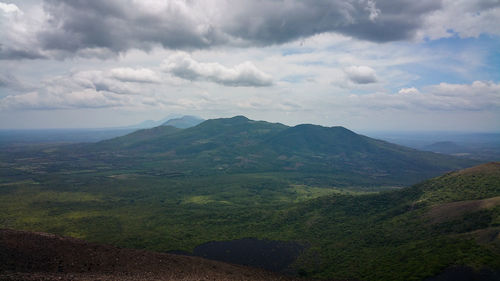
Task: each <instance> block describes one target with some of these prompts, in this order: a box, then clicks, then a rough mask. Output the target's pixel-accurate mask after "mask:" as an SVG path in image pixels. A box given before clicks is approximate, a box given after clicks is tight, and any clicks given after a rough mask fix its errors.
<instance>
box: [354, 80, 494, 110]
mask: <svg viewBox="0 0 500 281" xmlns="http://www.w3.org/2000/svg"><path fill="white" fill-rule="evenodd" d="M349 99H350V102H351V104H353V105H356V106H362V107H369V108H378V109H388V108H395V109H401V110H443V111H482V110H499V109H500V83H494V82H488V81H475V82H473V83H472V84H449V83H441V84H438V85H432V86H428V87H424V88H423V89H422V90H418V89H416V88H403V89H401V90H399V92H398V93H396V94H387V93H375V94H368V95H351V96H350V97H349Z"/></svg>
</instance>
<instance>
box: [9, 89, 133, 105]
mask: <svg viewBox="0 0 500 281" xmlns="http://www.w3.org/2000/svg"><path fill="white" fill-rule="evenodd" d="M124 97H125V96H123V95H117V94H115V93H111V92H105V91H95V90H93V89H83V90H80V91H72V92H69V93H64V94H62V93H58V92H29V93H26V94H21V95H10V96H7V97H5V98H3V99H2V100H0V108H1V107H4V108H8V109H67V108H104V107H117V106H125V105H130V104H129V102H128V100H127V98H124Z"/></svg>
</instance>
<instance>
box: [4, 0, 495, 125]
mask: <svg viewBox="0 0 500 281" xmlns="http://www.w3.org/2000/svg"><path fill="white" fill-rule="evenodd" d="M0 27H1V28H0V129H29V128H98V127H117V126H126V125H131V124H135V123H139V122H142V121H144V120H147V119H152V120H159V119H163V118H165V117H166V116H169V115H197V116H200V117H203V118H206V119H209V118H219V117H231V116H235V115H245V116H247V117H248V118H250V119H254V120H266V121H270V122H281V123H284V124H287V125H296V124H300V123H313V124H320V125H324V126H345V127H347V128H350V129H354V130H371V131H376V130H403V131H412V130H413V131H418V130H425V131H471V132H472V131H473V132H477V131H496V132H498V131H500V0H420V1H415V0H398V1H393V0H329V1H324V0H317V1H305V0H304V1H301V0H252V1H248V0H184V1H181V0H171V1H160V0H107V1H101V0H86V1H85V0H45V1H31V0H22V1H14V0H10V1H9V0H0Z"/></svg>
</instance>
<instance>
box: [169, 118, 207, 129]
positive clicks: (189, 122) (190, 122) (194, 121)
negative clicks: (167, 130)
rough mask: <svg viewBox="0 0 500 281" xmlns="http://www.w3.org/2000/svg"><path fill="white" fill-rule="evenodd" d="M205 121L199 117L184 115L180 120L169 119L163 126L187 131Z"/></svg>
mask: <svg viewBox="0 0 500 281" xmlns="http://www.w3.org/2000/svg"><path fill="white" fill-rule="evenodd" d="M203 121H205V120H204V119H202V118H200V117H197V116H191V115H184V116H182V117H179V118H173V119H169V120H167V121H166V122H164V123H163V124H162V126H172V127H176V128H180V129H186V128H189V127H194V126H196V125H198V124H200V123H201V122H203Z"/></svg>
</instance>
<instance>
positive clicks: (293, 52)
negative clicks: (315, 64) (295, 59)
mask: <svg viewBox="0 0 500 281" xmlns="http://www.w3.org/2000/svg"><path fill="white" fill-rule="evenodd" d="M314 51H315V50H314V49H312V48H285V49H283V50H281V55H282V56H284V57H285V56H292V55H297V54H309V53H313V52H314Z"/></svg>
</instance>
